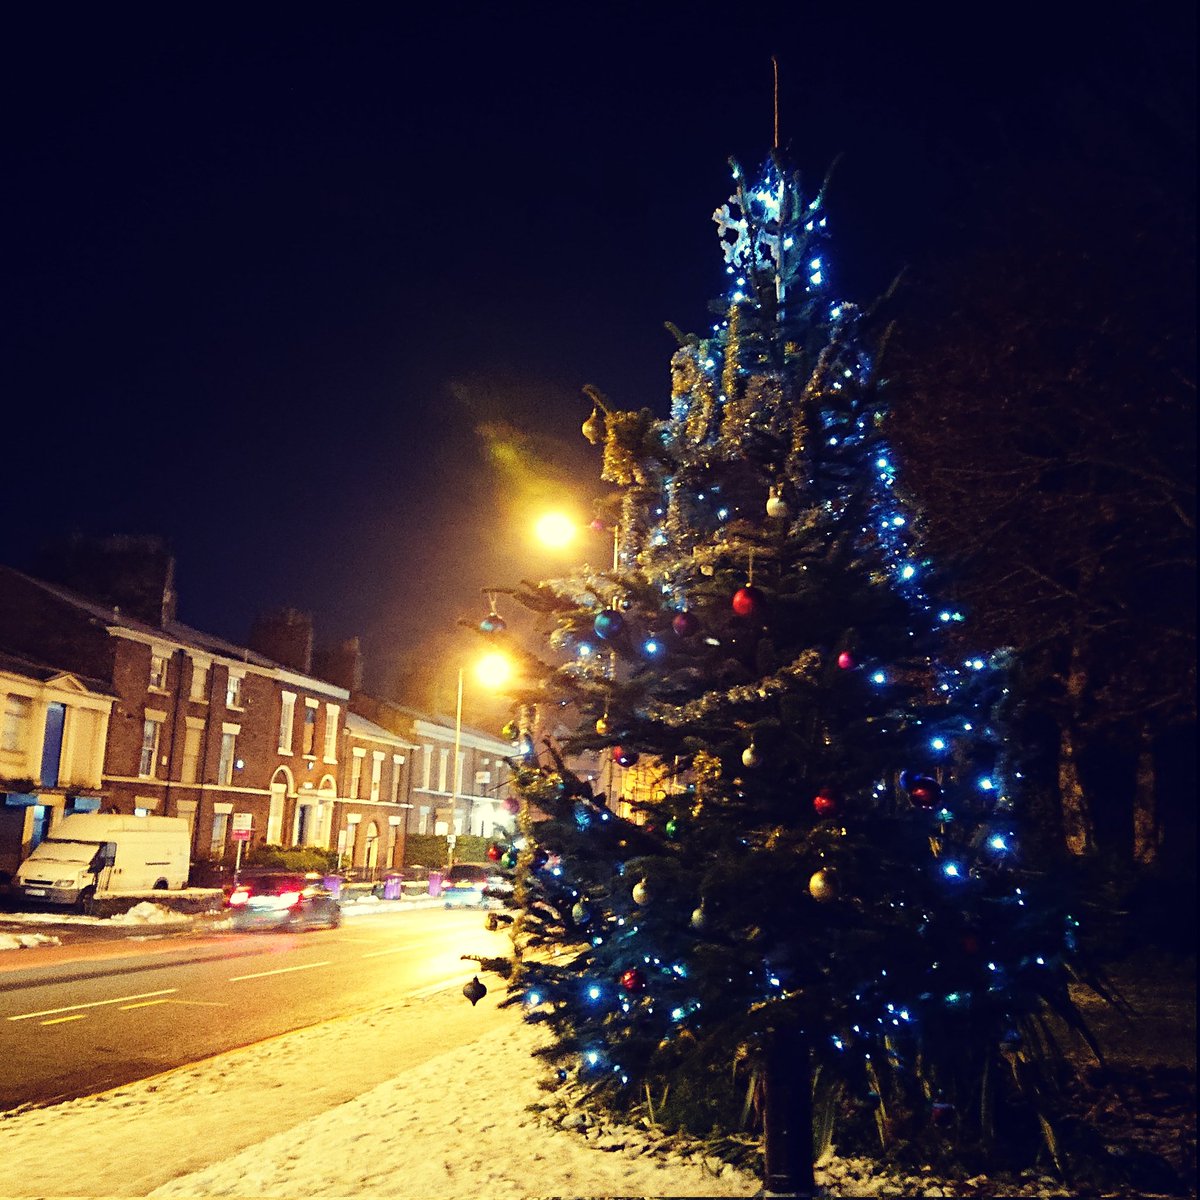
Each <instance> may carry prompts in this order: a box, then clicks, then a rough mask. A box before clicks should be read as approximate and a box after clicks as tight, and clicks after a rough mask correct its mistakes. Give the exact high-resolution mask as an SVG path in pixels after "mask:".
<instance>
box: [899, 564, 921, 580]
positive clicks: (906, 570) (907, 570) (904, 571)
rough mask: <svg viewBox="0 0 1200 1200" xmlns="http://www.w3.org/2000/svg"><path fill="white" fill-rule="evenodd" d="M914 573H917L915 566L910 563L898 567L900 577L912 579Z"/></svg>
mask: <svg viewBox="0 0 1200 1200" xmlns="http://www.w3.org/2000/svg"><path fill="white" fill-rule="evenodd" d="M916 573H917V568H916V567H914V566H913V565H912V563H905V564H904V566H902V567H901V568H900V578H901V579H912V577H913V576H914V575H916Z"/></svg>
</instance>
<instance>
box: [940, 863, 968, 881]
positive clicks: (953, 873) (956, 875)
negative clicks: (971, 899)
mask: <svg viewBox="0 0 1200 1200" xmlns="http://www.w3.org/2000/svg"><path fill="white" fill-rule="evenodd" d="M942 874H943V875H945V876H946V878H947V879H961V878H962V877H963V869H962V867H960V866H959V865H958V863H956V862H948V863H943V864H942Z"/></svg>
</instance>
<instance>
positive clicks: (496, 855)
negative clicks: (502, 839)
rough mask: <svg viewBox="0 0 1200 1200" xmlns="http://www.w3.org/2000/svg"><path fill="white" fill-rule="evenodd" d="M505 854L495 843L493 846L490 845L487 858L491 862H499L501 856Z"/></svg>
mask: <svg viewBox="0 0 1200 1200" xmlns="http://www.w3.org/2000/svg"><path fill="white" fill-rule="evenodd" d="M503 853H504V851H503V850H501V849H500V847H499V846H497V845H496V844H495V843H493V844H492V845H490V846H489V847H488V848H487V856H488V859H489V860H490V861H491V862H499V861H500V855H502V854H503Z"/></svg>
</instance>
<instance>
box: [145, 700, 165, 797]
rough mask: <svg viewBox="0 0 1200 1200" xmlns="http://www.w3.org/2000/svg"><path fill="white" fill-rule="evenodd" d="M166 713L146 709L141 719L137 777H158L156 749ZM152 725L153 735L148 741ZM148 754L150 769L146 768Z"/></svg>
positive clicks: (159, 742) (157, 748)
mask: <svg viewBox="0 0 1200 1200" xmlns="http://www.w3.org/2000/svg"><path fill="white" fill-rule="evenodd" d="M166 719H167V714H166V713H165V712H158V711H156V710H155V709H152V708H148V709H146V715H145V718H144V719H143V721H142V749H141V756H140V757H139V759H138V778H139V779H157V778H158V751H159V747H160V746H161V745H162V731H163V725H164V723H165V722H166ZM152 725H153V726H154V736H153V738H152V739H151V740H150V741H149V742H148V741H147V737H148V735H149V733H150V727H151V726H152ZM147 752H148V753H149V755H150V764H149V766H150V769H149V770H148V771H147V770H146V754H147Z"/></svg>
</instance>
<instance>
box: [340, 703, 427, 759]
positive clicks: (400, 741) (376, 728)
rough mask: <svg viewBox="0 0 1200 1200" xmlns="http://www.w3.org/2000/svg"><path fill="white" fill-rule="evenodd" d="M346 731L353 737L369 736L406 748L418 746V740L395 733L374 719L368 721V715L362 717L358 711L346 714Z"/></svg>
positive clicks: (374, 739) (372, 738)
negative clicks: (408, 738)
mask: <svg viewBox="0 0 1200 1200" xmlns="http://www.w3.org/2000/svg"><path fill="white" fill-rule="evenodd" d="M346 732H347V733H348V734H351V735H352V736H353V737H361V738H369V739H370V740H371V741H374V742H387V743H388V744H389V745H392V746H403V747H404V748H405V749H406V750H415V749H416V748H417V744H416V742H409V741H406V740H405V739H404V738H402V737H400V735H399V734H396V733H393V732H392V731H391V730H390V729H384V728H383V726H382V725H376V724H375V722H374V721H368V720H367V718H366V717H360V716H359V715H358V713H356V712H348V713H347V714H346Z"/></svg>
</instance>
